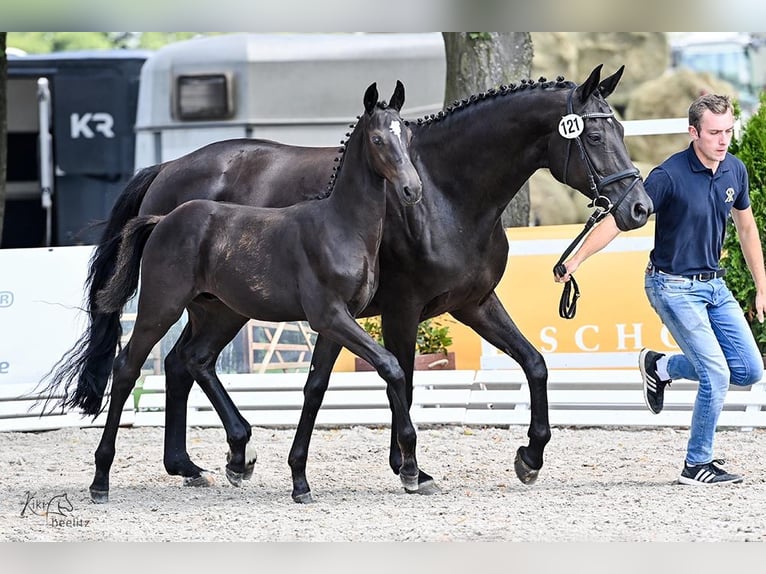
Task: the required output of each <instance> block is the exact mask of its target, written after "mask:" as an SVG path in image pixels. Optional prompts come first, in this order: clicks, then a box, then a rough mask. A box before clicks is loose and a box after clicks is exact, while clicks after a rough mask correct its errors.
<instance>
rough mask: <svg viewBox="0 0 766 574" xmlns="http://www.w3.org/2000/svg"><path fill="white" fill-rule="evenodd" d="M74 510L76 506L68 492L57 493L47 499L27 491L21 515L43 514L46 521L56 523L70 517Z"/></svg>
mask: <svg viewBox="0 0 766 574" xmlns="http://www.w3.org/2000/svg"><path fill="white" fill-rule="evenodd" d="M73 510H74V506H73V505H72V502H71V501H70V500H69V496H68V495H67V493H66V492H62V493H61V494H56V495H55V496H52V497H51V498H49V499H47V500H46V499H45V498H40V497H38V496H37V493H35V492H30V491H27V492H26V494H25V498H24V505H23V506H22V508H21V516H30V515H34V516H42V517H44V518H45V519H46V521H48V522H50V523H51V524H55V523H59V522H61V520H63V519H66V518H70V517H71V514H70V513H71V512H72V511H73ZM57 517H59V518H57Z"/></svg>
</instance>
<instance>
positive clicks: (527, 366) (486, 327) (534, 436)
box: [452, 291, 551, 484]
mask: <svg viewBox="0 0 766 574" xmlns="http://www.w3.org/2000/svg"><path fill="white" fill-rule="evenodd" d="M452 315H453V316H454V317H455V318H456V319H457V320H458V321H460V322H461V323H465V324H466V325H468V326H469V327H471V328H472V329H473V330H474V331H476V332H477V333H478V334H479V335H480V336H481V337H482V338H484V339H485V340H486V341H488V342H489V343H491V344H493V345H494V346H495V347H497V348H498V349H500V350H501V351H503V352H504V353H505V354H507V355H509V356H510V357H511V358H513V359H514V360H515V361H516V362H518V363H519V365H521V368H522V370H523V371H524V374H525V375H526V377H527V381H528V382H529V398H530V403H531V411H532V413H531V419H530V423H529V431H528V432H527V436H528V437H529V446H527V447H524V446H522V447H519V450H518V451H517V452H516V460H515V469H516V476H518V477H519V480H521V482H523V483H525V484H531V483H533V482H534V481H535V480H537V475H538V473H539V472H540V469H541V468H542V466H543V451H544V450H545V445H546V444H548V441H550V439H551V427H550V424H549V422H548V391H547V386H548V368H547V367H546V366H545V361H544V359H543V356H542V355H541V354H540V352H539V351H538V350H537V349H535V348H534V346H533V345H532V343H530V342H529V341H528V340H527V338H526V337H524V335H522V334H521V331H519V329H518V327H517V326H516V324H515V323H514V322H513V320H512V319H511V318H510V317H509V316H508V312H507V311H506V310H505V308H504V307H503V305H502V303H500V300H499V299H498V298H497V295H496V294H495V292H494V291H493V292H492V294H491V295H490V296H489V297H488V298H487V299H486V300H485V301H484V302H483V303H482V304H481V305H473V306H466V307H463V308H461V309H458V310H456V311H453V312H452Z"/></svg>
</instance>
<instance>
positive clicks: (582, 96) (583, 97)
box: [576, 64, 603, 104]
mask: <svg viewBox="0 0 766 574" xmlns="http://www.w3.org/2000/svg"><path fill="white" fill-rule="evenodd" d="M602 66H603V64H599V65H598V66H596V67H595V68H593V71H592V72H591V73H590V76H588V79H587V80H585V81H584V82H583V83H582V84H580V85H579V86H577V92H576V95H577V97H578V98H579V100H580V102H581V103H583V104H584V103H585V102H587V101H588V98H590V96H591V94H593V92H595V91H596V90H597V89H598V82H599V80H600V79H601V67H602Z"/></svg>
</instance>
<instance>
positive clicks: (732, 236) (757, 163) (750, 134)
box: [721, 93, 766, 365]
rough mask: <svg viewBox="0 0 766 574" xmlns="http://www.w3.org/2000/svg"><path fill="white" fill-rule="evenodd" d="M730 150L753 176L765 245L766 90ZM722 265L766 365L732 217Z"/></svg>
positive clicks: (765, 342) (765, 343) (765, 331)
mask: <svg viewBox="0 0 766 574" xmlns="http://www.w3.org/2000/svg"><path fill="white" fill-rule="evenodd" d="M730 151H731V153H733V154H734V155H736V156H737V157H738V158H739V159H741V160H742V161H743V162H744V164H745V167H747V173H748V175H749V176H750V204H751V207H752V210H753V216H754V217H755V224H756V227H757V228H758V230H759V231H760V236H761V245H762V246H764V247H766V93H761V96H760V107H759V108H758V110H757V111H756V112H755V114H754V115H753V116H751V117H750V119H749V120H748V121H747V123H746V124H745V126H744V128H743V129H742V132H741V133H740V134H739V135H738V137H736V138H734V140H733V141H732V144H731V147H730ZM721 266H722V267H725V268H726V270H727V273H726V284H727V285H728V286H729V289H731V292H732V294H733V295H734V298H735V299H736V300H737V301H738V302H739V304H740V306H741V307H742V310H743V311H744V312H745V316H746V317H747V321H748V323H749V324H750V329H751V330H752V332H753V335H754V336H755V340H756V342H757V343H758V348H759V349H760V350H761V355H763V356H764V365H766V322H764V323H760V322H759V321H758V318H757V317H756V316H755V312H754V310H753V306H754V303H755V285H754V284H753V278H752V276H751V275H750V271H749V269H748V268H747V264H746V263H745V258H744V256H743V255H742V248H741V247H740V244H739V240H738V239H737V234H736V231H735V230H734V224H733V222H732V221H731V220H730V221H729V229H728V230H727V232H726V238H725V239H724V243H723V256H722V257H721Z"/></svg>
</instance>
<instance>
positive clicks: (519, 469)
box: [513, 447, 540, 484]
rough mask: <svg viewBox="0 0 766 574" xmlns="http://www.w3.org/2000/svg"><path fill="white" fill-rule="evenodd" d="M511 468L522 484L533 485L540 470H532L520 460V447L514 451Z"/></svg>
mask: <svg viewBox="0 0 766 574" xmlns="http://www.w3.org/2000/svg"><path fill="white" fill-rule="evenodd" d="M513 467H514V469H515V470H516V476H518V477H519V480H520V481H521V482H523V483H524V484H534V482H535V481H536V480H537V475H538V474H540V469H534V468H532V467H531V466H529V465H528V464H527V463H526V462H524V459H523V458H521V447H520V448H519V450H517V451H516V459H515V460H514V461H513Z"/></svg>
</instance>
